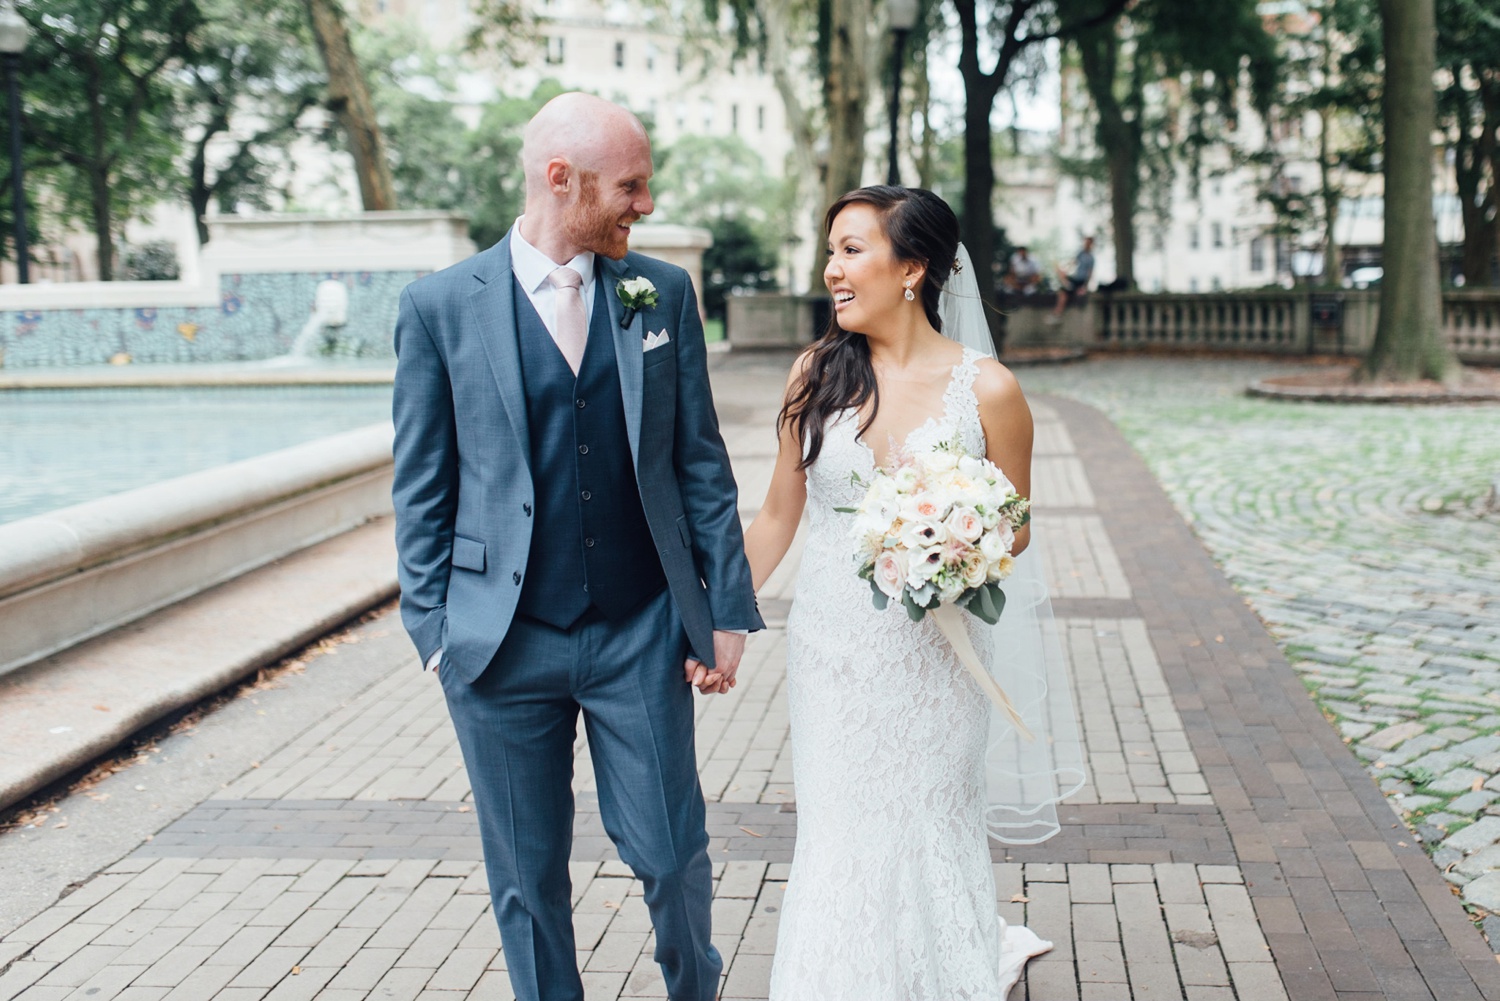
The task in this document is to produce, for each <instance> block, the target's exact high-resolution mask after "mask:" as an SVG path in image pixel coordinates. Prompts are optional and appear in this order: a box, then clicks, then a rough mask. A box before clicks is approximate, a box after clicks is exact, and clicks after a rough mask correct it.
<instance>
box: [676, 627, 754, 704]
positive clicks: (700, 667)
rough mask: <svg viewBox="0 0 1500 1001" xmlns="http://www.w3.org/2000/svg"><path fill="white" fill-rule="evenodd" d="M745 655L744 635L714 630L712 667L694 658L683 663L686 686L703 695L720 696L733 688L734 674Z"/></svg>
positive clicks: (689, 658)
mask: <svg viewBox="0 0 1500 1001" xmlns="http://www.w3.org/2000/svg"><path fill="white" fill-rule="evenodd" d="M744 653H745V634H744V633H733V632H725V631H724V630H722V629H715V630H714V666H713V667H712V668H710V667H708V666H707V665H706V664H704V663H703V662H702V661H701V660H699V659H698V658H696V657H688V659H687V660H686V661H684V662H683V665H682V669H683V673H684V674H685V675H686V676H687V682H688V684H690V685H692V686H694V687H695V688H697V689H698V691H699V692H700V693H702V694H704V695H722V694H723V693H725V692H727V691H729V690H730V689H731V688H733V687H734V684H735V678H734V675H735V672H737V671H738V670H739V669H740V658H741V657H742V656H744Z"/></svg>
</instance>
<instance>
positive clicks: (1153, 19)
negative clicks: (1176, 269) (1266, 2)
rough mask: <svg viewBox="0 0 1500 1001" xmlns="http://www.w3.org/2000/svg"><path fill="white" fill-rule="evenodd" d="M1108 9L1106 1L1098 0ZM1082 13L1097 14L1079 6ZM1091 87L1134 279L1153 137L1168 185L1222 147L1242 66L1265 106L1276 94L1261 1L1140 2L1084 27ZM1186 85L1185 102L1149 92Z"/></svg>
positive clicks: (1118, 236) (1121, 245) (1122, 267)
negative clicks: (1181, 158) (1204, 152)
mask: <svg viewBox="0 0 1500 1001" xmlns="http://www.w3.org/2000/svg"><path fill="white" fill-rule="evenodd" d="M1093 2H1094V5H1095V7H1096V10H1095V11H1094V13H1095V14H1096V15H1097V14H1098V13H1100V10H1099V9H1098V8H1100V6H1101V5H1100V2H1099V0H1093ZM1079 6H1080V8H1081V9H1080V10H1079V11H1078V14H1079V15H1081V16H1082V15H1087V14H1088V13H1090V12H1089V11H1088V10H1087V8H1086V6H1084V5H1081V4H1080V5H1079ZM1073 44H1075V45H1076V46H1077V49H1078V52H1079V57H1080V62H1081V65H1082V67H1083V78H1084V84H1085V86H1086V88H1087V90H1088V93H1089V97H1090V99H1091V102H1092V104H1093V106H1094V111H1095V113H1096V114H1097V115H1098V120H1097V123H1096V127H1095V133H1096V139H1097V146H1098V148H1099V150H1100V152H1101V155H1102V156H1103V158H1104V163H1105V168H1106V175H1107V177H1108V184H1109V193H1110V216H1111V223H1112V230H1113V234H1114V245H1115V267H1116V272H1115V273H1116V277H1117V278H1119V279H1122V280H1124V281H1125V282H1127V283H1134V280H1135V279H1134V265H1135V242H1136V241H1135V218H1136V212H1137V209H1138V203H1139V200H1140V192H1141V183H1142V168H1143V162H1142V161H1143V158H1144V157H1145V155H1146V154H1147V152H1148V149H1147V137H1148V136H1152V137H1155V140H1154V141H1155V143H1156V144H1157V145H1156V148H1155V149H1154V150H1152V151H1151V152H1154V153H1155V154H1157V160H1158V163H1157V165H1156V172H1157V173H1158V174H1159V175H1160V176H1161V177H1162V178H1164V180H1165V182H1166V183H1167V185H1168V186H1170V181H1171V177H1172V176H1173V173H1174V170H1173V166H1174V165H1173V162H1172V161H1173V160H1174V159H1175V158H1176V157H1177V156H1178V155H1180V154H1181V152H1183V151H1184V150H1185V151H1186V152H1187V154H1188V156H1189V157H1196V156H1197V153H1198V151H1200V150H1201V149H1203V148H1204V147H1205V146H1208V145H1210V144H1212V143H1215V142H1221V141H1223V132H1224V126H1225V125H1226V124H1232V123H1233V122H1234V121H1235V119H1236V114H1237V113H1236V105H1237V102H1238V90H1239V81H1240V75H1241V61H1242V60H1246V59H1248V61H1249V65H1250V69H1251V80H1252V83H1253V87H1252V93H1253V94H1254V96H1255V97H1256V99H1257V104H1258V106H1259V107H1260V108H1261V109H1262V110H1264V109H1265V108H1266V106H1267V104H1268V103H1269V99H1270V97H1271V94H1272V93H1273V89H1274V82H1275V52H1274V46H1273V43H1272V40H1271V37H1270V36H1269V35H1268V34H1266V32H1265V31H1264V30H1263V28H1262V27H1261V21H1260V18H1259V16H1258V15H1257V14H1256V10H1255V4H1254V2H1253V0H1226V2H1221V3H1217V4H1214V5H1211V6H1210V5H1206V4H1203V3H1201V2H1200V0H1141V2H1139V3H1137V4H1136V5H1135V6H1134V7H1132V8H1131V10H1130V12H1129V13H1128V14H1127V15H1125V16H1123V17H1120V18H1116V19H1113V20H1099V21H1097V23H1095V24H1092V25H1090V26H1088V27H1084V28H1081V29H1079V30H1078V31H1077V33H1076V34H1075V35H1074V38H1073ZM1163 81H1174V82H1177V83H1179V84H1181V86H1180V87H1179V88H1174V90H1177V91H1179V92H1180V94H1181V96H1182V99H1181V100H1162V99H1161V98H1160V97H1158V99H1156V100H1153V99H1151V97H1150V95H1148V93H1147V89H1148V87H1150V86H1151V85H1153V84H1157V83H1160V82H1163Z"/></svg>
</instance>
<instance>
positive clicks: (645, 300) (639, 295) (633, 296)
mask: <svg viewBox="0 0 1500 1001" xmlns="http://www.w3.org/2000/svg"><path fill="white" fill-rule="evenodd" d="M615 294H616V295H618V296H619V297H620V301H621V302H623V303H624V304H625V315H624V316H622V317H620V326H622V327H624V328H625V329H627V330H628V329H630V321H631V320H633V319H635V314H636V313H639V312H640V311H641V310H643V309H651V308H653V307H654V306H655V305H656V302H657V295H656V286H655V285H652V284H651V279H649V278H641V277H639V276H637V277H635V278H626V279H623V280H622V281H620V282H617V283H616V284H615Z"/></svg>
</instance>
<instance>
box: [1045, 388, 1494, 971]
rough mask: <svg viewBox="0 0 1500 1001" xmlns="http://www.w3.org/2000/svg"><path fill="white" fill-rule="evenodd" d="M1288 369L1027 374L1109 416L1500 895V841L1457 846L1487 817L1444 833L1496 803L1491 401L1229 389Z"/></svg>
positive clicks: (1437, 840) (1313, 685)
mask: <svg viewBox="0 0 1500 1001" xmlns="http://www.w3.org/2000/svg"><path fill="white" fill-rule="evenodd" d="M1287 368H1288V366H1287V365H1285V364H1284V363H1282V364H1273V363H1267V362H1261V361H1223V362H1216V361H1207V360H1193V361H1173V360H1165V359H1132V360H1123V359H1122V360H1102V361H1093V362H1090V363H1088V364H1086V365H1075V366H1068V367H1062V368H1055V369H1046V370H1042V369H1037V370H1024V371H1023V375H1024V380H1025V384H1026V385H1027V386H1028V388H1032V389H1038V388H1045V389H1047V390H1051V391H1057V392H1062V393H1066V394H1068V395H1072V396H1076V397H1077V398H1079V399H1082V400H1085V401H1087V402H1089V403H1091V404H1093V405H1095V406H1098V407H1100V408H1101V409H1103V410H1104V411H1105V412H1106V413H1107V414H1108V415H1109V416H1110V417H1111V419H1113V420H1114V422H1115V423H1116V424H1117V426H1119V427H1120V429H1121V430H1122V431H1124V433H1125V435H1126V437H1127V438H1128V439H1129V440H1130V442H1131V444H1133V445H1134V446H1135V447H1136V448H1137V449H1138V450H1139V451H1140V453H1141V455H1142V456H1143V457H1144V458H1145V459H1146V461H1147V463H1148V464H1149V465H1150V467H1151V469H1152V471H1153V472H1154V473H1155V474H1156V476H1157V478H1158V479H1159V480H1160V482H1161V484H1162V486H1163V487H1164V488H1165V489H1166V491H1167V493H1168V494H1169V495H1170V496H1171V497H1172V500H1173V501H1174V503H1175V504H1176V506H1177V508H1178V509H1179V510H1180V511H1181V512H1182V513H1183V515H1184V516H1186V517H1187V518H1188V520H1189V521H1190V522H1191V523H1192V525H1193V527H1194V529H1195V530H1196V531H1197V533H1198V535H1199V536H1200V537H1201V538H1202V539H1203V541H1204V543H1205V544H1206V545H1207V546H1208V547H1209V549H1210V550H1211V551H1212V553H1213V555H1214V558H1215V559H1216V560H1217V561H1218V562H1219V563H1220V565H1221V566H1222V567H1223V568H1224V571H1225V573H1226V574H1227V575H1228V576H1229V578H1230V580H1231V581H1233V582H1234V584H1235V586H1236V587H1237V588H1238V589H1239V590H1240V591H1241V592H1242V593H1243V594H1244V595H1245V596H1246V598H1247V599H1248V600H1249V601H1250V603H1251V605H1252V606H1253V607H1254V609H1255V611H1256V613H1257V614H1259V615H1260V617H1261V618H1262V619H1263V620H1265V622H1266V623H1267V625H1268V626H1269V627H1270V629H1271V631H1272V632H1273V634H1274V635H1275V636H1276V637H1277V640H1278V641H1279V643H1280V644H1281V646H1282V648H1283V650H1284V651H1285V653H1286V655H1287V657H1288V659H1289V660H1290V661H1291V662H1292V665H1293V666H1294V667H1295V668H1296V669H1297V671H1298V672H1299V673H1300V674H1301V675H1302V678H1303V680H1304V681H1305V683H1306V684H1307V686H1308V688H1309V689H1310V690H1311V691H1312V692H1313V693H1314V694H1315V696H1316V698H1317V701H1318V705H1319V706H1320V707H1321V708H1322V709H1323V710H1324V712H1325V713H1327V714H1328V715H1329V717H1330V718H1331V719H1333V720H1334V721H1335V723H1336V724H1337V726H1338V728H1339V731H1340V733H1341V734H1342V735H1343V736H1344V737H1345V738H1347V740H1348V741H1349V742H1350V743H1351V744H1352V746H1353V748H1354V751H1355V753H1356V754H1357V755H1359V757H1360V758H1361V759H1363V760H1364V761H1365V762H1366V763H1367V764H1368V766H1369V768H1370V770H1371V772H1372V774H1374V776H1375V777H1376V778H1377V780H1378V781H1379V783H1380V788H1381V789H1382V790H1383V791H1384V792H1385V793H1386V794H1387V796H1389V797H1390V800H1391V804H1392V806H1393V807H1394V808H1395V809H1396V810H1397V811H1398V812H1399V813H1400V814H1401V815H1402V816H1403V817H1404V818H1406V820H1407V822H1408V823H1409V824H1411V825H1412V827H1413V828H1414V831H1415V833H1416V835H1417V836H1418V837H1419V838H1421V839H1422V841H1423V843H1424V844H1426V845H1427V846H1428V848H1429V850H1431V851H1432V852H1433V858H1434V861H1436V862H1437V864H1438V865H1439V866H1441V867H1443V869H1444V871H1445V873H1446V875H1447V877H1448V879H1449V880H1450V881H1451V882H1453V883H1455V884H1456V885H1459V886H1465V890H1466V899H1467V900H1469V902H1471V903H1473V904H1475V905H1477V907H1478V908H1482V909H1484V910H1486V911H1488V910H1495V911H1500V874H1497V875H1495V876H1493V877H1489V878H1481V877H1483V876H1484V875H1485V873H1487V872H1489V871H1491V868H1492V867H1497V868H1500V848H1496V849H1494V850H1493V851H1491V852H1490V853H1489V854H1488V855H1485V856H1482V857H1480V858H1477V859H1475V858H1468V859H1466V857H1465V856H1466V854H1472V853H1474V852H1475V851H1476V847H1479V848H1484V847H1488V846H1489V845H1492V844H1494V843H1495V842H1496V840H1497V839H1500V820H1495V821H1491V822H1490V823H1489V824H1486V825H1484V826H1483V827H1482V828H1478V829H1476V830H1471V831H1470V832H1469V833H1467V834H1465V835H1464V836H1463V840H1462V841H1461V842H1455V843H1449V844H1445V843H1444V839H1445V838H1446V837H1448V836H1449V835H1450V834H1457V833H1458V832H1459V831H1460V830H1462V829H1463V828H1464V827H1465V826H1466V825H1469V824H1471V823H1472V822H1473V821H1474V820H1475V819H1476V818H1479V817H1484V816H1487V815H1495V814H1500V507H1491V506H1490V505H1491V504H1493V503H1495V498H1494V497H1493V495H1492V490H1494V489H1495V487H1496V484H1497V482H1500V407H1494V406H1444V407H1410V406H1400V407H1393V406H1371V405H1326V404H1303V403H1286V402H1273V401H1267V400H1255V399H1249V398H1246V397H1244V396H1243V395H1242V390H1243V388H1244V387H1245V386H1246V385H1247V384H1248V383H1249V382H1250V381H1251V380H1252V379H1253V378H1257V377H1260V376H1262V375H1266V374H1270V373H1272V372H1275V371H1285V370H1286V369H1287ZM1481 832H1482V833H1481ZM1491 834H1493V836H1490V835H1491ZM1476 843H1478V844H1477V845H1476ZM1466 884H1468V885H1466ZM1477 913H1480V911H1478V910H1476V914H1477ZM1492 920H1495V922H1496V924H1495V926H1494V927H1491V928H1489V929H1488V930H1489V931H1490V932H1491V933H1492V934H1491V938H1492V940H1493V941H1496V942H1500V938H1497V937H1496V935H1500V919H1492Z"/></svg>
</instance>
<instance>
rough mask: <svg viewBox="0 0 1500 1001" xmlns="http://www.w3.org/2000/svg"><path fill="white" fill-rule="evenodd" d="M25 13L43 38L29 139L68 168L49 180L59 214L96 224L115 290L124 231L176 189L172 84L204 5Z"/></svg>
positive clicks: (40, 8)
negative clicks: (118, 248) (117, 251)
mask: <svg viewBox="0 0 1500 1001" xmlns="http://www.w3.org/2000/svg"><path fill="white" fill-rule="evenodd" d="M17 10H18V13H20V14H21V16H22V17H24V18H26V20H27V21H28V23H29V24H30V25H31V28H32V30H33V32H34V33H35V40H34V42H33V43H32V44H31V45H30V46H29V47H28V48H27V51H26V55H25V60H26V63H25V79H26V80H27V84H28V86H27V95H26V96H27V102H26V104H27V117H26V123H25V127H26V130H27V132H28V133H29V134H30V135H31V136H32V137H33V140H32V141H33V142H34V143H35V144H36V145H38V146H39V147H41V148H42V149H44V150H47V151H50V154H51V156H52V157H54V158H55V163H56V164H57V165H58V167H59V168H61V169H58V170H56V171H53V172H52V173H51V177H50V179H51V181H52V188H53V190H54V193H55V195H56V197H57V200H58V202H59V205H60V214H61V215H62V217H63V218H65V219H79V220H87V221H88V222H89V223H90V226H91V228H92V230H93V233H94V237H95V239H96V240H97V242H98V254H99V277H100V279H101V280H103V281H110V280H111V279H113V278H114V273H115V245H116V240H117V235H118V232H119V230H120V229H122V228H123V227H124V225H125V223H126V222H127V221H128V220H130V219H132V218H135V217H138V216H139V215H141V214H142V213H144V212H145V210H146V209H147V208H149V207H150V206H151V205H152V204H153V203H155V202H156V201H158V200H160V199H161V198H162V197H164V196H165V195H166V194H168V193H169V192H171V191H172V190H173V188H174V186H175V185H176V183H177V182H176V178H177V177H178V176H179V175H178V172H177V169H176V165H175V158H176V156H177V154H178V150H179V143H178V141H177V139H176V137H175V134H174V132H173V130H172V127H171V114H172V109H173V102H172V92H171V88H170V86H169V83H168V79H167V77H168V73H169V71H170V70H171V69H173V68H175V67H177V66H180V65H181V62H182V60H183V59H184V58H185V57H186V56H187V54H188V52H189V51H190V47H189V42H190V39H191V36H192V35H193V33H194V32H195V31H197V30H198V29H199V28H200V27H201V25H202V23H203V18H202V14H201V12H200V10H199V8H198V4H197V0H24V2H23V3H22V4H21V5H20V6H19V7H18V8H17Z"/></svg>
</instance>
